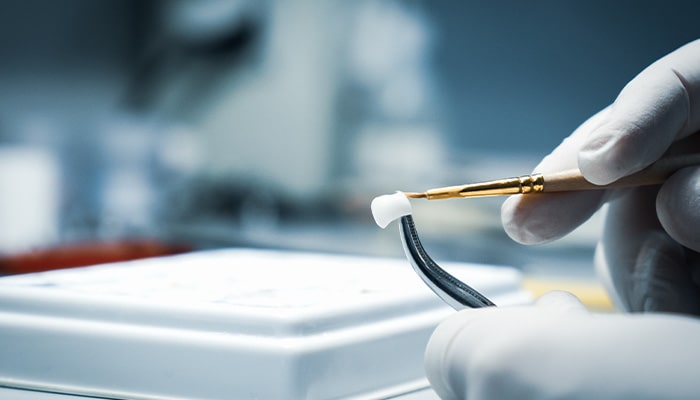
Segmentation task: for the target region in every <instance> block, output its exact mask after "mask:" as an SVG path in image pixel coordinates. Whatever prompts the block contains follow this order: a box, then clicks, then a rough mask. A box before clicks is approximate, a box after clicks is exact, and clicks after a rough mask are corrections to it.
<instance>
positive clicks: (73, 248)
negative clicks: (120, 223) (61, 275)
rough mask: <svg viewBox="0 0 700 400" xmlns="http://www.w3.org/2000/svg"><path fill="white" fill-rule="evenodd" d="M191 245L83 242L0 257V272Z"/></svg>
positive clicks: (100, 260)
mask: <svg viewBox="0 0 700 400" xmlns="http://www.w3.org/2000/svg"><path fill="white" fill-rule="evenodd" d="M191 250H192V249H191V248H190V247H189V246H186V245H182V244H171V243H165V242H161V241H158V240H152V239H140V240H119V241H109V242H82V243H73V244H66V245H61V246H57V247H51V248H46V249H37V250H33V251H29V252H26V253H20V254H13V255H2V256H0V274H4V275H12V274H25V273H29V272H40V271H49V270H53V269H61V268H72V267H82V266H86V265H95V264H104V263H109V262H117V261H129V260H137V259H141V258H148V257H157V256H165V255H171V254H179V253H185V252H188V251H191Z"/></svg>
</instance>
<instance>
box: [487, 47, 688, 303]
mask: <svg viewBox="0 0 700 400" xmlns="http://www.w3.org/2000/svg"><path fill="white" fill-rule="evenodd" d="M698 96H700V41H695V42H692V43H689V44H687V45H686V46H683V47H681V48H680V49H678V50H676V51H674V52H673V53H671V54H669V55H667V56H666V57H664V58H662V59H660V60H659V61H657V62H655V63H654V64H652V65H651V66H649V67H648V68H646V69H645V70H644V71H642V72H641V73H640V74H639V75H638V76H637V77H635V78H634V79H633V80H632V81H631V82H630V83H628V84H627V86H625V88H624V89H623V90H622V91H621V92H620V95H619V96H618V97H617V99H616V100H615V102H614V103H613V104H612V105H611V106H609V107H608V108H606V109H604V110H603V111H601V112H600V113H598V114H596V115H595V116H593V117H592V118H591V119H589V120H588V121H586V122H585V123H584V124H583V125H581V126H580V127H579V128H578V129H577V130H576V131H575V132H574V133H573V134H572V135H571V136H569V137H568V138H567V139H566V140H564V142H562V144H561V145H559V146H558V147H557V148H556V149H555V150H554V151H553V152H552V153H551V154H550V155H548V156H547V157H546V158H545V159H544V160H542V162H541V163H540V164H539V165H538V166H537V168H535V171H536V172H541V173H545V174H546V173H547V172H557V171H561V170H566V169H570V168H576V167H578V168H580V170H581V172H582V173H583V175H584V177H585V178H586V179H588V180H589V181H591V182H593V183H596V184H607V183H610V182H613V181H615V180H617V179H619V178H621V177H623V176H626V175H629V174H631V173H634V172H637V171H639V170H641V169H642V168H644V167H646V166H648V165H649V164H651V163H653V162H654V161H656V160H657V159H659V158H660V157H661V156H662V155H664V154H665V153H667V152H668V151H678V150H681V151H696V152H697V151H700V135H699V134H697V132H698V131H699V130H700V101H698V99H700V97H698ZM697 182H700V167H689V168H684V169H682V170H680V171H678V172H677V173H675V174H674V175H673V176H671V177H670V179H668V181H666V183H664V185H662V186H661V187H660V188H659V187H651V188H635V189H617V190H605V191H603V190H601V191H589V192H579V193H575V192H572V193H552V194H547V195H541V196H514V197H511V198H509V199H507V200H506V202H505V203H504V205H503V208H502V214H501V215H502V220H503V225H504V227H505V229H506V232H507V233H508V234H509V235H510V236H511V237H512V238H513V239H515V240H516V241H518V242H520V243H525V244H535V243H543V242H547V241H551V240H554V239H557V238H560V237H562V236H564V235H566V234H567V233H569V232H571V231H572V230H573V229H574V228H576V227H577V226H579V225H580V224H581V223H583V222H584V221H586V220H587V219H588V218H589V217H590V216H591V215H592V214H593V213H594V212H595V211H596V210H597V209H598V208H599V207H600V206H601V205H602V204H604V203H608V204H609V208H608V210H607V216H606V224H605V228H604V232H603V236H602V238H601V240H600V242H599V244H598V248H597V253H596V267H597V269H598V271H599V272H600V275H601V276H602V277H603V278H604V281H605V283H606V285H607V286H608V289H609V292H610V293H611V295H612V297H613V298H614V300H615V302H616V304H617V305H618V306H619V307H620V308H622V309H624V310H628V311H672V312H681V313H691V314H696V315H700V287H698V284H697V283H696V282H697V281H698V275H700V274H699V271H698V269H699V267H698V265H700V262H699V261H700V255H699V254H698V253H697V252H698V251H700V235H699V234H698V230H697V227H698V226H700V201H698V199H700V185H699V184H697Z"/></svg>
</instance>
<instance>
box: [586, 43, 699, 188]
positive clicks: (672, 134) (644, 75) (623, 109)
mask: <svg viewBox="0 0 700 400" xmlns="http://www.w3.org/2000/svg"><path fill="white" fill-rule="evenodd" d="M699 95H700V40H696V41H694V42H691V43H689V44H687V45H685V46H683V47H681V48H679V49H678V50H676V51H674V52H672V53H670V54H668V55H667V56H665V57H663V58H661V59H660V60H658V61H656V62H655V63H653V64H652V65H650V66H649V67H647V68H646V69H644V70H643V71H642V72H641V73H640V74H639V75H637V76H636V77H635V78H634V79H632V80H631V81H630V82H629V83H628V84H627V85H626V86H625V87H624V88H623V89H622V91H621V92H620V94H619V95H618V97H617V99H616V100H615V102H614V103H613V105H612V106H611V108H610V114H609V115H608V117H607V118H606V121H605V122H604V123H603V124H600V125H599V126H598V127H596V128H595V129H594V130H593V131H592V132H591V134H590V136H589V137H588V139H587V140H586V141H585V143H584V145H583V146H582V148H581V152H580V153H579V155H578V164H579V168H580V169H581V172H582V173H583V175H584V176H585V177H586V179H588V180H589V181H591V182H592V183H595V184H599V185H603V184H608V183H611V182H614V181H616V180H617V179H619V178H621V177H623V176H626V175H629V174H631V173H634V172H637V171H639V170H641V169H642V168H644V167H646V166H648V165H649V164H651V163H653V162H654V161H656V160H657V159H659V157H661V156H662V155H663V154H664V153H665V152H666V150H668V148H669V146H670V145H671V144H672V143H673V142H674V141H675V140H678V139H681V138H684V137H687V136H688V135H690V134H692V133H695V132H697V131H698V130H699V129H700V102H699V101H698V96H699Z"/></svg>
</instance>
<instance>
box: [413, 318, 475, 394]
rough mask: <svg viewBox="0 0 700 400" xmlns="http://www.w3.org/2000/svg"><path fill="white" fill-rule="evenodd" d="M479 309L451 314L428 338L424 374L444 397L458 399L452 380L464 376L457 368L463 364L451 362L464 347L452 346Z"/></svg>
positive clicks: (459, 355)
mask: <svg viewBox="0 0 700 400" xmlns="http://www.w3.org/2000/svg"><path fill="white" fill-rule="evenodd" d="M481 310H482V309H479V310H471V309H467V310H462V311H460V312H458V313H457V314H454V315H452V316H450V317H449V318H447V319H446V320H444V321H443V322H442V323H440V325H438V327H437V328H436V329H435V331H433V334H432V335H431V336H430V339H429V340H428V345H427V346H426V348H425V355H424V358H423V365H424V368H425V374H426V377H427V378H428V382H430V386H431V387H432V388H433V390H434V391H435V392H436V393H437V394H438V396H440V398H441V399H443V400H448V399H455V400H457V399H459V398H460V397H459V396H458V395H457V393H456V390H458V388H455V382H454V381H455V379H456V380H457V383H459V382H460V381H463V379H464V377H463V376H462V373H461V371H459V370H458V369H459V367H461V366H462V364H461V363H459V364H458V365H452V364H453V363H454V360H455V359H457V360H461V359H462V357H461V353H460V351H465V349H464V348H457V349H455V348H454V347H455V342H457V341H458V336H459V335H460V334H461V332H463V331H464V330H465V329H469V327H470V326H471V323H470V322H471V320H472V318H473V317H474V314H475V313H478V312H479V311H481ZM457 353H460V354H457Z"/></svg>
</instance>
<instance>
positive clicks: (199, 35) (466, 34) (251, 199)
mask: <svg viewBox="0 0 700 400" xmlns="http://www.w3.org/2000/svg"><path fill="white" fill-rule="evenodd" d="M698 15H700V3H698V2H694V1H671V2H668V1H664V2H662V1H648V0H645V1H617V2H605V1H588V2H561V1H533V2H517V1H504V2H496V3H489V2H471V1H465V2H462V1H398V0H397V1H379V0H365V1H355V2H346V1H340V0H332V1H321V0H319V1H281V0H277V1H275V0H266V1H217V0H201V1H185V0H182V1H159V2H147V1H135V0H134V1H116V0H103V1H99V2H95V1H89V0H64V1H61V2H54V1H38V0H28V1H19V0H17V1H4V2H2V3H0V193H1V195H0V255H2V257H4V259H5V262H4V264H3V262H2V261H0V266H2V265H5V269H4V271H3V272H0V273H14V272H17V271H20V272H21V271H24V270H22V268H21V267H8V265H11V263H10V262H9V261H7V260H16V257H17V256H18V255H20V256H21V255H27V254H36V252H37V251H44V250H47V249H48V250H52V249H66V248H68V249H70V250H71V251H76V249H79V251H82V252H85V251H87V252H88V253H89V252H90V249H97V250H95V252H96V254H92V255H91V256H90V257H93V258H90V260H97V261H101V260H110V259H111V258H109V257H106V256H105V257H103V254H101V253H100V252H103V251H104V248H103V247H100V246H102V245H104V244H105V243H107V244H114V243H124V242H129V243H131V244H132V245H133V243H134V242H135V243H137V244H138V243H141V244H143V243H151V244H152V243H154V242H156V243H158V244H160V245H162V247H158V249H159V250H158V251H156V253H157V252H159V251H164V252H168V251H171V250H173V251H174V249H182V248H187V249H198V248H213V247H222V246H253V247H275V248H288V249H303V250H314V251H324V252H343V253H357V254H371V255H381V256H400V255H401V247H400V244H399V241H398V238H397V237H396V232H395V231H394V230H391V229H389V230H388V231H381V230H379V229H378V228H376V226H374V225H373V222H372V219H371V215H370V213H369V202H370V200H371V199H372V198H373V197H374V196H376V195H379V194H383V193H387V192H393V191H394V190H397V189H401V190H422V189H425V188H428V187H431V186H436V185H445V184H458V183H465V182H468V181H474V180H484V179H490V178H497V177H501V176H509V175H519V174H522V173H526V172H529V171H530V170H531V168H532V167H533V166H534V165H535V164H536V163H537V161H538V160H539V159H541V157H542V156H544V155H545V154H547V153H548V152H549V151H550V150H551V149H552V148H553V147H555V146H556V145H557V144H558V143H559V142H560V141H561V140H562V138H563V137H565V136H566V135H568V134H569V133H570V132H571V131H572V130H573V129H575V128H576V127H577V126H578V125H579V124H580V123H582V122H583V121H584V120H585V119H586V118H587V117H588V116H590V115H592V114H593V113H595V112H596V111H597V110H599V109H601V108H603V107H605V106H606V105H607V104H609V103H610V102H612V101H613V100H614V98H615V96H616V94H617V93H618V92H619V91H620V89H621V88H622V87H623V86H624V85H625V83H626V82H628V81H629V80H630V79H631V78H633V77H634V76H635V75H636V74H637V73H639V72H640V71H641V70H642V69H643V68H644V67H645V66H647V65H648V64H650V63H652V62H653V61H654V60H656V59H658V58H659V57H661V56H663V55H664V54H666V53H668V52H670V51H672V50H674V49H675V48H677V47H679V46H681V45H682V44H684V43H686V42H688V41H691V40H693V39H695V38H698V37H700V26H698V24H697V16H698ZM501 201H502V199H484V200H474V201H472V200H470V201H450V202H443V203H430V204H427V203H420V204H415V206H416V207H415V215H416V221H417V224H418V227H419V231H421V232H422V234H423V235H424V237H425V240H426V246H427V247H428V249H429V250H430V252H431V253H433V254H434V256H435V257H436V258H439V259H445V260H447V259H449V260H461V261H474V262H487V263H496V264H508V265H514V266H517V267H520V268H525V269H528V268H530V269H533V268H534V269H536V268H540V267H542V266H543V265H552V266H556V267H560V266H561V265H562V264H565V263H566V264H580V266H583V267H582V268H583V269H586V270H587V267H588V266H589V265H590V255H591V254H592V248H593V245H594V242H595V238H596V236H597V234H598V229H599V222H598V221H599V217H598V216H597V217H594V219H593V220H592V221H591V222H590V223H589V224H587V225H586V226H584V227H583V228H582V229H580V230H578V231H577V232H575V233H574V234H572V235H571V236H570V237H568V238H566V239H564V240H562V241H559V242H557V243H554V244H551V245H547V246H539V247H536V248H524V247H523V246H520V245H517V244H515V243H513V242H511V241H510V240H509V239H508V238H507V237H506V236H505V234H504V233H503V231H502V229H501V227H500V219H499V207H500V203H501ZM174 244H176V246H175V245H174ZM71 246H74V247H71ZM75 246H78V247H75ZM172 246H175V247H172ZM137 247H138V246H137ZM120 249H122V250H123V251H124V254H122V256H123V257H128V256H130V255H131V256H133V254H132V253H134V251H135V252H136V253H138V251H137V250H134V247H133V246H132V247H127V248H126V250H124V249H125V248H120ZM48 254H49V255H51V254H53V255H54V258H55V253H48ZM137 255H138V254H137ZM122 256H119V257H122ZM88 258H89V257H88ZM41 262H42V263H44V264H45V267H46V268H48V267H50V266H51V264H52V257H51V256H49V257H47V258H43V259H42V261H41ZM76 264H78V262H76ZM0 269H1V268H0ZM29 269H31V268H29Z"/></svg>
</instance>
